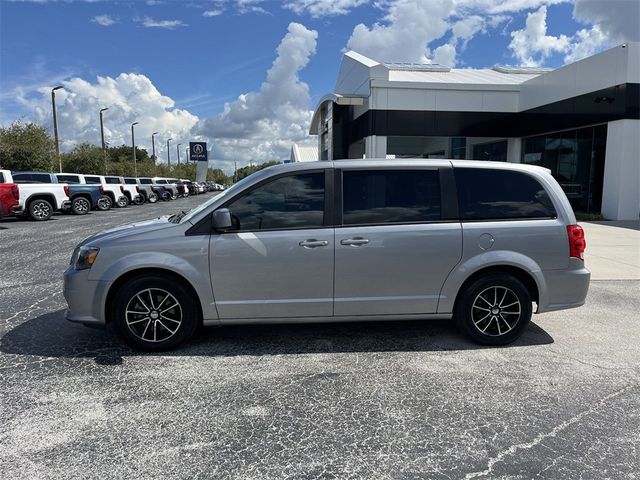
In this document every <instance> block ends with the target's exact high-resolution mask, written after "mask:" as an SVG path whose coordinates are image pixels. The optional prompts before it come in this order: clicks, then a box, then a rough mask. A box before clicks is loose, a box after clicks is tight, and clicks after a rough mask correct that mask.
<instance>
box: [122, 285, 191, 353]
mask: <svg viewBox="0 0 640 480" xmlns="http://www.w3.org/2000/svg"><path fill="white" fill-rule="evenodd" d="M194 300H195V299H194V298H192V295H191V293H190V292H189V291H188V290H187V289H186V288H185V287H184V286H182V285H180V284H179V283H178V282H176V281H175V280H174V279H172V278H170V277H166V276H163V275H146V276H141V277H136V278H133V279H131V280H129V281H127V282H126V283H125V284H124V285H123V286H122V287H120V289H119V290H118V291H117V292H116V295H115V298H114V303H113V306H114V308H113V310H112V321H113V322H114V324H115V326H116V329H117V331H118V333H119V334H120V336H121V337H122V338H123V339H124V340H125V341H126V342H127V343H128V344H129V345H131V346H132V347H133V348H136V349H138V350H145V351H153V352H157V351H162V350H169V349H171V348H174V347H176V346H177V345H179V344H181V343H183V342H185V341H187V340H188V339H189V338H191V336H192V335H193V333H194V332H195V330H196V327H197V326H198V313H197V310H196V309H195V307H194V305H195V302H194Z"/></svg>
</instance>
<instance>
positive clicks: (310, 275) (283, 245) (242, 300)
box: [209, 170, 334, 320]
mask: <svg viewBox="0 0 640 480" xmlns="http://www.w3.org/2000/svg"><path fill="white" fill-rule="evenodd" d="M225 207H226V208H228V209H229V210H230V211H231V215H232V218H233V221H234V229H233V231H230V232H226V233H221V234H213V235H212V236H211V240H210V242H211V245H210V257H209V258H210V264H211V269H210V271H211V283H212V285H213V294H214V297H215V302H216V307H217V309H218V314H219V315H220V318H221V319H222V320H224V319H259V318H274V317H275V318H287V317H289V318H291V317H317V316H331V315H332V313H333V253H334V252H333V247H334V245H333V235H334V230H333V228H332V227H330V226H328V223H329V222H327V221H325V172H324V170H318V171H312V172H308V171H306V172H301V173H295V174H287V175H285V176H282V177H277V178H276V179H274V180H270V181H267V183H263V184H260V185H258V186H257V187H255V188H252V189H251V190H249V191H247V192H243V193H241V194H240V195H239V196H238V197H235V198H233V199H232V200H231V201H230V203H228V204H226V205H225Z"/></svg>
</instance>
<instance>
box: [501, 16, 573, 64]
mask: <svg viewBox="0 0 640 480" xmlns="http://www.w3.org/2000/svg"><path fill="white" fill-rule="evenodd" d="M569 45H570V39H569V37H567V36H566V35H559V36H557V37H556V36H553V35H547V7H545V6H542V7H540V8H539V9H538V10H537V11H535V12H531V13H529V14H527V21H526V24H525V27H524V28H523V29H522V30H516V31H513V32H511V43H509V48H510V49H511V51H512V52H513V55H514V56H515V57H516V58H517V59H518V60H519V62H520V64H521V65H524V66H529V67H536V66H540V65H542V64H544V62H545V60H546V59H547V58H548V57H549V56H551V55H552V54H554V53H564V52H566V51H567V50H568V49H569Z"/></svg>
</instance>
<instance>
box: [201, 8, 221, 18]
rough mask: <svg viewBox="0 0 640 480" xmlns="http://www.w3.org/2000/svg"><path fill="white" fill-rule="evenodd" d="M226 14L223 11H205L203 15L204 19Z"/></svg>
mask: <svg viewBox="0 0 640 480" xmlns="http://www.w3.org/2000/svg"><path fill="white" fill-rule="evenodd" d="M223 13H224V10H222V9H215V10H205V11H204V12H203V13H202V16H203V17H217V16H219V15H222V14H223Z"/></svg>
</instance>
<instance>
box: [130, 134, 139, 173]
mask: <svg viewBox="0 0 640 480" xmlns="http://www.w3.org/2000/svg"><path fill="white" fill-rule="evenodd" d="M136 125H138V122H133V123H132V124H131V146H132V147H133V176H134V177H137V176H138V162H137V161H136V134H135V132H134V130H133V127H135V126H136Z"/></svg>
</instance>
